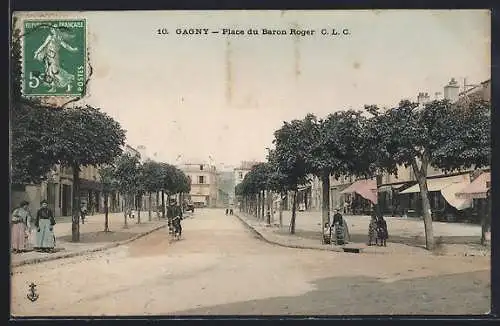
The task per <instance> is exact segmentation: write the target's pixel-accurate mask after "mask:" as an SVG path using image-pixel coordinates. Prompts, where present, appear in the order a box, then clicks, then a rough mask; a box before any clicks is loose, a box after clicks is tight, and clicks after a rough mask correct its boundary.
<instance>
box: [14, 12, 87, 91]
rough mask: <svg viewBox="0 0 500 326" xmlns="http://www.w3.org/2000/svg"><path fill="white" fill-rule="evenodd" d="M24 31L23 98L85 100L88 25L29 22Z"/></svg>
mask: <svg viewBox="0 0 500 326" xmlns="http://www.w3.org/2000/svg"><path fill="white" fill-rule="evenodd" d="M23 27H24V33H23V43H24V46H23V94H24V96H67V97H71V96H83V95H84V93H85V79H86V68H87V66H86V54H87V44H86V42H87V37H86V36H87V35H86V32H87V26H86V21H85V20H84V19H78V20H70V19H68V20H26V21H24V22H23Z"/></svg>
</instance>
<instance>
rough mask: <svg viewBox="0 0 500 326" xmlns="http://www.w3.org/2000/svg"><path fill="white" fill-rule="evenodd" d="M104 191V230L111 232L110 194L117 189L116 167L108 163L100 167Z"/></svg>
mask: <svg viewBox="0 0 500 326" xmlns="http://www.w3.org/2000/svg"><path fill="white" fill-rule="evenodd" d="M99 176H100V179H101V185H102V192H103V195H104V232H109V219H108V214H109V204H108V201H109V194H110V193H111V192H113V191H114V190H115V189H116V180H115V177H114V167H113V166H112V165H106V166H102V167H100V168H99Z"/></svg>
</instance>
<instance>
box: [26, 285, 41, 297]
mask: <svg viewBox="0 0 500 326" xmlns="http://www.w3.org/2000/svg"><path fill="white" fill-rule="evenodd" d="M29 288H30V291H29V292H28V294H27V295H26V297H27V298H28V300H30V301H31V302H35V301H36V300H38V297H39V295H38V294H37V293H36V285H35V283H33V282H31V284H30V285H29Z"/></svg>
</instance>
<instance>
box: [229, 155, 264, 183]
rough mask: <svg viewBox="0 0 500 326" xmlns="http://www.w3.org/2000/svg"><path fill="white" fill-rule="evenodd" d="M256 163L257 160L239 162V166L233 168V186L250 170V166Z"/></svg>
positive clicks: (241, 180)
mask: <svg viewBox="0 0 500 326" xmlns="http://www.w3.org/2000/svg"><path fill="white" fill-rule="evenodd" d="M257 164H259V162H257V161H243V162H241V164H240V166H238V167H237V168H235V169H234V186H235V187H236V186H237V185H239V184H240V183H242V182H243V179H245V176H246V175H247V173H248V172H250V170H252V168H253V167H254V166H255V165H257Z"/></svg>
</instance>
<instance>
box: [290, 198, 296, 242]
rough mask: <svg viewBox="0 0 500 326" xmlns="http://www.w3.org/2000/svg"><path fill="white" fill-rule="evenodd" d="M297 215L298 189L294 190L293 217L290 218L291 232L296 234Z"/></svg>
mask: <svg viewBox="0 0 500 326" xmlns="http://www.w3.org/2000/svg"><path fill="white" fill-rule="evenodd" d="M296 216H297V191H296V190H295V191H294V192H293V201H292V218H291V219H290V234H295V218H296Z"/></svg>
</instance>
